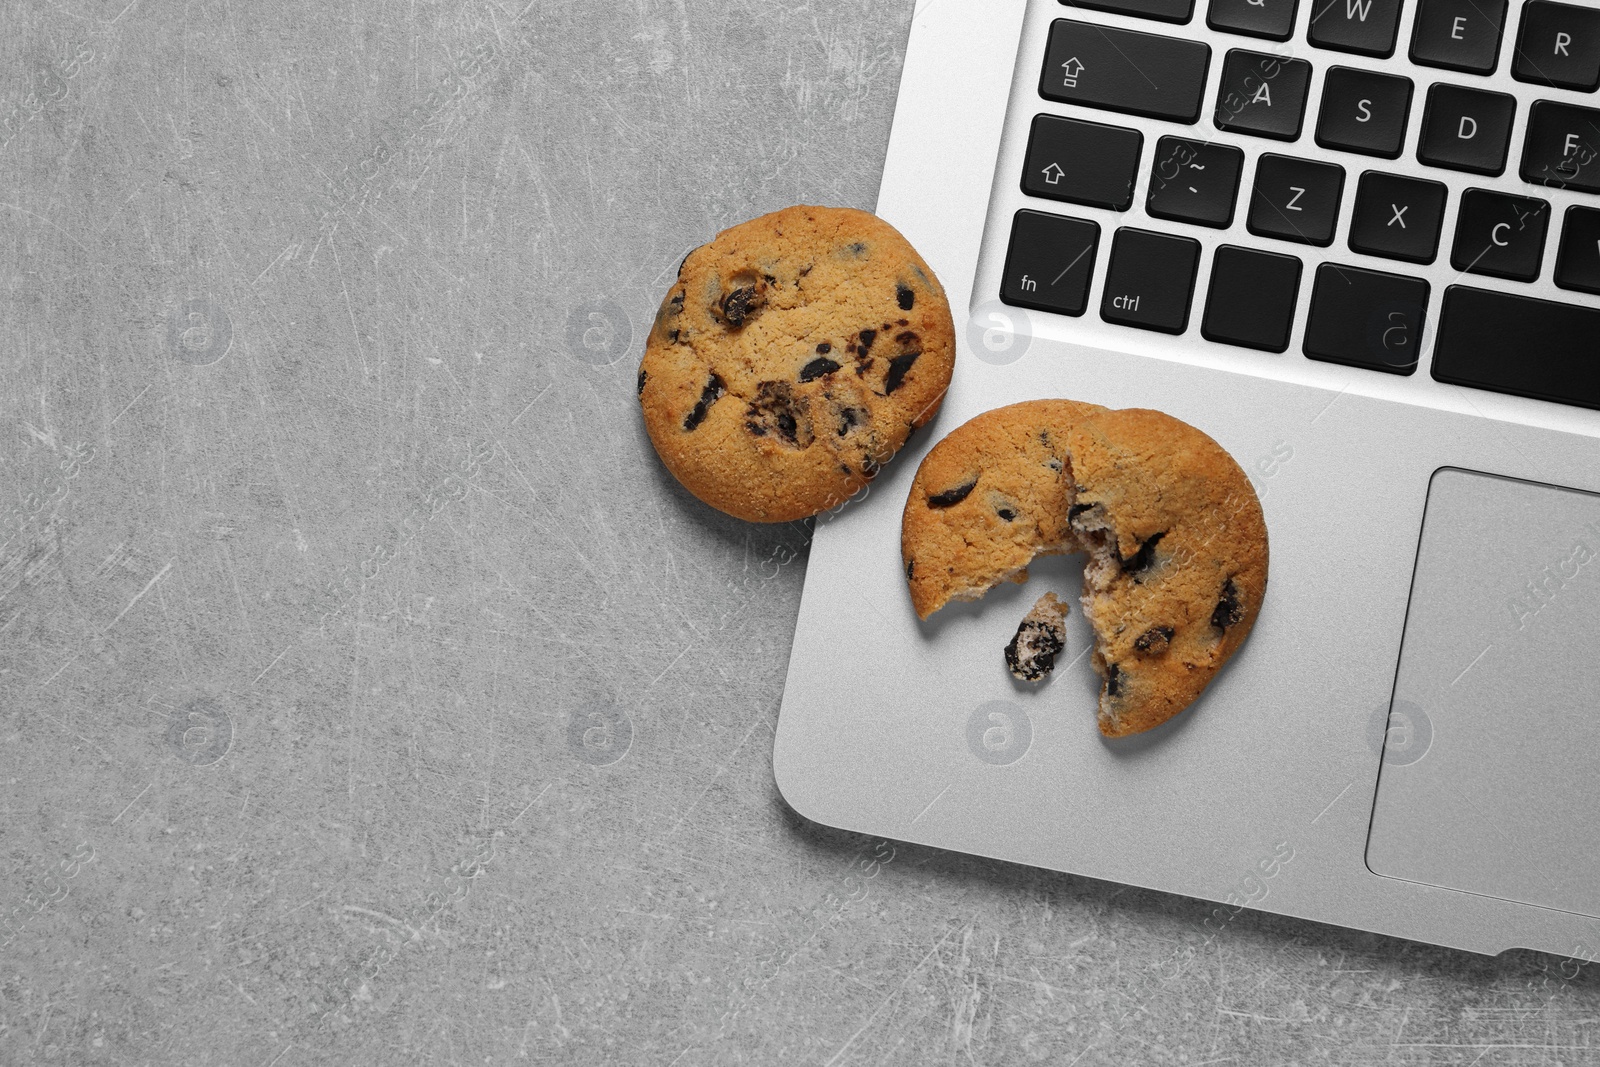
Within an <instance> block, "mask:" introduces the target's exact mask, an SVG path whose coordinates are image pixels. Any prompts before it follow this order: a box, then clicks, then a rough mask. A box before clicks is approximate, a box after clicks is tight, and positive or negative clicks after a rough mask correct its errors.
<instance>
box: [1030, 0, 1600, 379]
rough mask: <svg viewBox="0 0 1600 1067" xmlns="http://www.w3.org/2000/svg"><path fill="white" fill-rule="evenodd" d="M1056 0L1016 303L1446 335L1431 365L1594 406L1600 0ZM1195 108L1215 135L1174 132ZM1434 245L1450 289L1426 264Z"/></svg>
mask: <svg viewBox="0 0 1600 1067" xmlns="http://www.w3.org/2000/svg"><path fill="white" fill-rule="evenodd" d="M1060 3H1061V5H1062V8H1063V10H1062V12H1061V15H1062V17H1060V18H1056V19H1054V21H1053V22H1052V23H1051V26H1050V29H1049V34H1048V42H1047V45H1046V47H1045V49H1044V54H1043V55H1042V56H1038V57H1036V60H1035V61H1037V62H1041V63H1042V69H1041V73H1040V76H1039V83H1038V95H1039V97H1040V98H1041V99H1042V100H1043V101H1045V102H1047V104H1046V106H1045V107H1044V108H1042V109H1041V108H1038V107H1036V108H1035V110H1038V111H1039V113H1038V114H1036V115H1035V117H1034V118H1033V120H1032V125H1031V129H1030V131H1029V136H1028V143H1027V151H1026V158H1025V162H1024V164H1023V174H1022V176H1021V184H1022V192H1023V193H1024V194H1026V197H1028V198H1034V199H1036V200H1037V201H1039V203H1038V205H1037V207H1035V206H1025V207H1023V208H1021V209H1020V210H1018V211H1016V212H1015V214H1014V216H1013V218H1012V220H1011V233H1010V237H1009V244H1008V246H1007V251H1006V258H1005V266H1004V270H1003V274H1002V277H1001V280H1000V298H1001V299H1002V300H1003V301H1005V302H1006V303H1008V304H1013V305H1016V306H1020V307H1026V308H1030V309H1034V310H1040V311H1047V312H1054V313H1057V314H1061V315H1068V316H1083V315H1085V314H1087V313H1088V312H1089V311H1090V310H1091V308H1090V304H1091V294H1092V293H1097V294H1098V307H1096V308H1094V309H1093V310H1094V311H1095V313H1096V314H1098V316H1099V317H1100V318H1101V319H1102V320H1103V321H1104V322H1106V323H1109V324H1112V325H1113V326H1117V327H1128V328H1132V329H1138V330H1146V331H1156V332H1159V333H1164V334H1171V335H1184V336H1188V335H1191V334H1198V336H1199V338H1201V339H1203V341H1205V342H1208V343H1211V344H1216V345H1222V346H1229V347H1232V348H1243V349H1253V350H1258V351H1262V352H1269V353H1284V352H1286V351H1288V349H1289V347H1290V343H1291V339H1297V340H1298V341H1299V350H1300V353H1301V354H1302V355H1304V356H1305V357H1306V358H1309V359H1312V360H1319V361H1323V362H1328V363H1337V364H1343V365H1346V366H1354V367H1360V368H1365V369H1368V370H1372V371H1378V372H1385V373H1390V374H1399V375H1410V374H1414V373H1416V371H1417V369H1418V367H1419V366H1421V365H1423V360H1424V358H1425V353H1424V351H1423V349H1424V338H1431V361H1430V362H1429V363H1428V371H1429V373H1431V375H1432V376H1433V378H1435V379H1436V380H1438V381H1441V382H1448V383H1452V384H1455V385H1464V386H1470V387H1473V388H1479V389H1488V390H1493V391H1496V392H1501V393H1509V394H1514V395H1517V396H1525V397H1533V398H1536V399H1540V400H1547V401H1553V402H1556V403H1562V404H1573V405H1578V406H1582V407H1588V408H1600V302H1597V301H1596V300H1594V299H1593V297H1594V296H1597V295H1600V109H1597V106H1596V105H1600V100H1597V99H1596V96H1595V94H1596V91H1597V90H1600V6H1597V5H1595V4H1592V3H1591V4H1570V3H1554V2H1550V0H1527V2H1525V3H1510V4H1508V3H1507V0H1060ZM1301 3H1305V4H1309V5H1310V9H1309V11H1307V12H1302V11H1301V10H1300V9H1299V5H1300V4H1301ZM1407 6H1414V8H1415V10H1414V11H1413V12H1407V11H1405V8H1406V7H1407ZM1202 8H1203V10H1201V9H1202ZM1072 9H1092V10H1094V11H1097V12H1110V13H1113V14H1115V15H1118V16H1126V17H1124V18H1120V19H1116V20H1115V22H1116V24H1115V25H1113V24H1111V20H1094V19H1091V18H1086V17H1083V16H1082V15H1079V14H1078V13H1077V12H1075V11H1074V10H1072ZM1407 15H1409V16H1410V17H1409V18H1406V17H1404V16H1407ZM1200 19H1203V20H1204V22H1205V25H1206V27H1208V28H1209V30H1211V31H1214V32H1213V33H1210V34H1197V33H1193V32H1186V30H1185V27H1189V26H1191V25H1192V24H1194V23H1195V22H1196V21H1197V20H1200ZM1297 27H1298V28H1299V34H1298V35H1297V34H1296V29H1297ZM1219 35H1222V36H1220V37H1219ZM1199 37H1205V38H1207V39H1208V40H1209V41H1210V42H1213V43H1219V42H1225V43H1226V45H1227V46H1226V47H1218V48H1214V47H1213V43H1207V40H1200V39H1197V38H1199ZM1235 41H1236V42H1237V47H1234V46H1233V44H1234V42H1235ZM1303 45H1304V46H1309V48H1306V47H1302V46H1303ZM1219 53H1220V54H1219ZM1342 56H1356V57H1362V58H1361V59H1360V60H1358V61H1356V62H1355V63H1351V61H1350V60H1348V59H1345V60H1343V62H1341V57H1342ZM1024 62H1026V59H1025V60H1024ZM1215 64H1220V76H1218V77H1216V78H1213V77H1212V70H1213V65H1215ZM1318 67H1321V68H1322V69H1321V70H1318V69H1317V68H1318ZM1507 74H1509V77H1510V85H1509V87H1510V88H1512V89H1513V91H1512V92H1505V91H1501V89H1502V88H1506V87H1508V85H1507V80H1506V75H1507ZM1319 75H1320V77H1319ZM1051 104H1053V105H1065V106H1056V107H1050V106H1048V105H1051ZM1119 114H1120V115H1128V116H1138V117H1141V118H1143V119H1147V120H1148V119H1154V120H1160V122H1161V126H1160V127H1159V128H1161V129H1171V130H1173V131H1174V132H1171V133H1161V134H1160V135H1159V136H1155V135H1152V137H1151V138H1150V139H1152V140H1154V143H1153V144H1148V143H1147V137H1146V134H1145V132H1143V131H1141V130H1140V129H1136V128H1133V126H1132V125H1131V124H1127V123H1126V122H1124V123H1119V122H1118V121H1117V116H1118V115H1119ZM1203 117H1209V119H1210V125H1211V126H1212V127H1214V128H1215V130H1217V131H1219V132H1218V134H1215V135H1212V134H1210V133H1209V131H1207V132H1206V133H1204V134H1201V133H1200V131H1198V130H1196V131H1185V130H1184V129H1183V128H1184V127H1192V126H1195V125H1196V124H1198V123H1200V122H1201V120H1202V118H1203ZM1140 125H1142V126H1144V127H1145V128H1146V129H1150V124H1148V123H1141V124H1140ZM1413 134H1415V136H1414V138H1413V136H1412V135H1413ZM1263 146H1265V149H1266V150H1263ZM1247 148H1248V149H1251V150H1250V151H1249V152H1248V156H1247V152H1246V151H1245V149H1247ZM1408 149H1409V151H1408ZM1461 175H1467V176H1471V178H1472V182H1471V184H1470V185H1468V186H1466V187H1463V184H1462V182H1461V181H1459V180H1452V181H1450V182H1448V183H1447V182H1446V181H1441V180H1439V178H1440V177H1445V176H1454V177H1459V176H1461ZM1136 194H1139V203H1138V204H1136V202H1135V198H1136ZM1045 201H1056V202H1059V203H1061V204H1068V205H1080V206H1082V207H1089V208H1094V209H1098V210H1096V211H1094V212H1085V213H1081V214H1073V213H1071V209H1070V208H1069V209H1065V210H1062V209H1056V208H1054V207H1051V206H1050V205H1047V204H1046V203H1044V202H1045ZM1041 208H1049V209H1048V210H1040V209H1041ZM1136 208H1142V214H1143V216H1144V218H1137V219H1136V221H1138V222H1140V223H1142V224H1141V225H1121V224H1118V225H1116V226H1114V227H1112V228H1111V229H1112V232H1111V233H1110V234H1105V233H1103V232H1102V226H1101V223H1100V221H1097V219H1099V220H1104V219H1106V218H1107V215H1106V213H1107V212H1110V213H1123V212H1129V211H1130V209H1136ZM1112 217H1115V215H1113V216H1112ZM1241 220H1242V222H1243V233H1242V234H1241V233H1240V232H1239V227H1238V226H1237V224H1236V223H1237V222H1238V221H1241ZM1145 223H1147V224H1145ZM1168 223H1170V224H1173V225H1166V224H1168ZM1194 227H1200V228H1204V229H1210V230H1229V231H1232V232H1231V233H1230V237H1229V241H1231V240H1235V239H1238V238H1239V237H1245V238H1246V241H1244V242H1242V243H1238V244H1235V243H1229V241H1225V242H1220V243H1219V242H1217V241H1205V242H1202V241H1201V240H1198V239H1196V236H1191V234H1194V233H1197V231H1195V230H1193V229H1192V228H1194ZM1322 249H1327V250H1328V251H1327V252H1321V251H1318V250H1322ZM1346 250H1348V253H1350V254H1346ZM1441 257H1444V259H1445V261H1446V262H1447V263H1448V264H1449V267H1450V274H1449V276H1448V277H1449V281H1448V283H1447V284H1443V285H1439V284H1435V283H1431V282H1430V281H1429V279H1428V277H1425V276H1424V275H1427V274H1432V275H1433V277H1434V279H1435V282H1437V280H1438V273H1437V272H1436V271H1424V270H1421V269H1419V266H1431V265H1433V264H1435V263H1436V261H1438V260H1440V258H1441ZM1308 259H1309V260H1311V261H1312V267H1313V269H1311V270H1307V269H1306V261H1307V260H1308ZM1408 266H1409V267H1410V269H1409V270H1408ZM1097 273H1099V274H1100V275H1101V278H1100V279H1097V278H1096V275H1097ZM1097 281H1098V282H1099V284H1097ZM1536 283H1537V284H1536ZM1436 290H1438V291H1436ZM1536 294H1538V295H1536ZM1551 296H1555V297H1557V299H1551V298H1550V297H1551Z"/></svg>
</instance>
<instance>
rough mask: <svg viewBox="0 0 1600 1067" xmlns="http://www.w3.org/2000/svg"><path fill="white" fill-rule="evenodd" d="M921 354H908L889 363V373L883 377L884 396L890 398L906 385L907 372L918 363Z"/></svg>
mask: <svg viewBox="0 0 1600 1067" xmlns="http://www.w3.org/2000/svg"><path fill="white" fill-rule="evenodd" d="M920 355H922V353H921V352H906V353H904V354H903V355H898V356H895V357H894V358H893V359H891V360H890V361H889V373H888V374H885V375H884V376H883V395H884V396H888V395H889V394H890V393H892V392H894V391H895V390H896V389H898V388H900V386H901V385H903V384H904V383H905V380H906V372H907V371H909V370H910V369H911V365H912V364H913V363H915V362H916V361H917V357H918V356H920Z"/></svg>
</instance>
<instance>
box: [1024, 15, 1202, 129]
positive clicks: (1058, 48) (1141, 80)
mask: <svg viewBox="0 0 1600 1067" xmlns="http://www.w3.org/2000/svg"><path fill="white" fill-rule="evenodd" d="M1210 65H1211V48H1210V46H1208V45H1205V44H1202V43H1200V42H1199V41H1181V40H1178V39H1177V38H1175V37H1158V36H1156V35H1155V34H1153V33H1140V32H1139V31H1137V30H1119V29H1117V28H1115V27H1113V26H1092V25H1090V24H1088V23H1085V22H1073V21H1072V20H1070V19H1056V21H1055V22H1054V23H1053V24H1052V25H1051V27H1050V47H1049V48H1048V49H1047V50H1046V52H1045V57H1044V73H1043V74H1042V75H1040V78H1039V95H1040V96H1043V97H1044V98H1045V99H1046V100H1056V101H1060V102H1061V103H1064V104H1085V105H1087V106H1089V107H1101V108H1105V109H1106V110H1107V111H1121V112H1124V113H1126V114H1129V115H1145V116H1148V117H1150V118H1153V119H1171V120H1173V121H1174V122H1183V123H1188V124H1190V125H1192V124H1194V123H1195V122H1198V121H1199V119H1200V100H1201V97H1202V96H1203V95H1204V93H1205V88H1206V69H1207V68H1208V67H1209V66H1210Z"/></svg>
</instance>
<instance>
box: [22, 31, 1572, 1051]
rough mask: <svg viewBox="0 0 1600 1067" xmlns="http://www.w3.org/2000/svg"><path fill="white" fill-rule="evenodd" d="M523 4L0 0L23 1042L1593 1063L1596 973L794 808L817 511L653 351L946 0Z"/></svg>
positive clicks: (848, 157)
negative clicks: (696, 446)
mask: <svg viewBox="0 0 1600 1067" xmlns="http://www.w3.org/2000/svg"><path fill="white" fill-rule="evenodd" d="M525 2H526V0H514V2H513V3H511V4H502V3H500V2H498V0H468V2H466V3H462V4H441V3H437V2H431V0H421V2H419V0H410V2H407V3H378V2H366V0H354V2H343V0H340V2H335V3H324V2H321V0H317V2H312V0H282V2H276V0H275V2H271V3H245V2H242V0H189V2H187V3H183V4H178V3H176V2H166V0H132V2H131V3H126V6H123V5H124V3H125V0H55V2H51V3H48V4H39V3H28V2H25V0H3V2H0V27H3V28H4V30H5V33H4V34H3V39H0V56H3V63H0V287H3V289H0V291H3V295H0V330H3V332H0V338H3V342H0V347H3V353H4V355H3V362H0V368H3V377H0V405H3V406H0V785H3V792H0V799H3V807H0V850H3V853H4V859H3V867H0V870H3V879H0V942H3V947H0V1062H3V1063H5V1064H21V1063H29V1062H43V1063H84V1064H98V1063H108V1064H111V1063H116V1064H159V1065H167V1064H249V1065H262V1067H267V1065H271V1067H291V1065H295V1064H311V1063H319V1064H340V1063H461V1064H466V1063H510V1062H514V1061H518V1060H523V1059H526V1060H530V1061H534V1062H541V1063H551V1064H557V1063H563V1064H564V1063H595V1064H599V1063H640V1064H658V1065H661V1067H666V1065H669V1064H701V1063H749V1064H772V1063H800V1064H819V1065H820V1064H867V1063H871V1064H878V1063H898V1064H927V1063H962V1064H966V1063H986V1064H1011V1063H1019V1062H1032V1061H1038V1062H1050V1063H1059V1064H1069V1063H1079V1064H1091V1063H1112V1064H1122V1063H1152V1064H1188V1065H1189V1067H1200V1065H1202V1064H1220V1063H1237V1064H1255V1063H1289V1062H1299V1063H1311V1062H1331V1063H1439V1064H1455V1063H1479V1064H1485V1065H1487V1064H1504V1063H1528V1064H1550V1063H1592V1062H1596V1061H1597V1059H1600V1052H1597V1051H1596V1046H1597V1040H1596V1037H1597V1035H1596V1028H1597V1026H1600V981H1597V979H1596V976H1595V974H1594V973H1593V971H1594V968H1590V969H1587V970H1579V969H1577V968H1576V967H1575V966H1574V965H1573V964H1571V963H1570V962H1567V963H1565V964H1564V963H1563V961H1560V960H1554V959H1547V958H1543V957H1534V956H1531V955H1528V954H1513V955H1508V956H1506V957H1503V958H1500V959H1497V960H1488V959H1482V958H1477V957H1471V956H1465V955H1461V954H1458V953H1454V952H1448V951H1443V950H1436V949H1431V948H1426V947H1419V946H1416V945H1411V944H1406V943H1402V942H1397V941H1393V940H1387V939H1383V938H1378V937H1372V936H1364V935H1361V934H1356V933H1350V932H1345V931H1341V930H1336V929H1329V928H1325V927H1319V926H1315V925H1311V924H1306V923H1299V922H1292V921H1286V920H1282V919H1275V918H1267V917H1260V916H1254V915H1251V914H1248V913H1247V914H1243V915H1241V916H1239V917H1238V918H1237V919H1236V920H1235V921H1233V922H1232V923H1231V924H1229V925H1228V926H1227V927H1226V928H1224V929H1223V930H1222V931H1221V932H1220V933H1216V932H1215V931H1213V930H1211V929H1208V928H1206V927H1204V926H1203V925H1202V920H1203V918H1204V917H1205V915H1206V914H1207V913H1208V911H1209V909H1208V907H1207V906H1205V905H1203V904H1201V903H1198V902H1195V901H1190V900H1183V899H1178V898H1173V897H1167V896H1163V895H1159V894H1154V893H1148V892H1142V891H1137V890H1130V889H1124V888H1120V887H1117V886H1112V885H1105V884H1100V883H1095V882H1089V881H1086V880H1083V879H1077V878H1071V877H1065V876H1058V875H1054V874H1047V873H1042V872H1038V871H1032V870H1027V869H1021V868H1015V867H1008V866H1004V865H1000V864H995V863H989V862H983V861H978V860H974V859H969V858H964V857H962V856H959V855H950V854H944V853H940V852H935V851H931V850H927V849H922V848H915V847H908V846H905V845H899V844H894V843H890V842H879V841H873V840H863V839H859V838H856V837H853V836H850V835H846V834H842V833H837V832H833V831H829V830H826V829H823V828H820V827H817V826H813V825H809V824H807V823H805V822H804V821H803V820H801V819H799V818H798V817H796V816H795V815H793V814H792V813H790V812H788V811H787V810H786V809H785V807H784V805H783V802H782V801H781V799H780V798H779V796H778V795H777V792H776V790H775V789H774V787H773V781H772V771H771V742H772V735H773V727H774V723H775V721H776V715H777V709H778V702H779V696H780V692H781V687H782V684H783V676H784V669H785V664H786V661H787V657H788V647H789V642H790V638H791V634H792V631H793V626H794V618H795V612H796V606H797V603H798V598H799V595H800V587H801V581H802V578H803V572H804V569H805V562H804V561H805V553H806V544H807V539H808V528H807V526H806V525H805V524H801V523H797V524H792V525H786V526H779V527H768V528H762V527H756V526H749V525H745V524H742V523H739V522H735V521H733V520H731V519H728V518H726V517H724V516H721V515H718V514H716V513H713V512H711V511H709V510H708V509H706V508H705V507H703V506H701V505H699V504H698V503H697V502H696V501H694V500H693V499H692V498H690V497H689V496H688V495H687V494H685V493H684V492H683V491H682V490H681V489H679V488H678V487H677V486H676V485H675V484H673V483H672V481H671V480H670V478H668V477H667V476H666V475H665V474H664V473H663V471H662V469H661V467H660V466H659V464H658V463H657V461H656V460H655V457H654V456H653V454H652V453H651V451H650V448H649V443H648V441H647V440H646V438H645V436H644V434H643V432H642V429H641V427H640V423H639V418H638V413H637V409H636V405H635V400H634V397H633V388H632V386H633V379H634V369H635V365H636V362H637V355H638V351H639V349H640V346H641V344H642V339H643V334H644V331H645V328H646V326H647V325H648V323H649V320H650V315H651V313H652V310H653V308H654V306H655V303H656V301H657V300H658V299H659V298H660V295H661V293H662V292H663V291H664V290H663V287H664V286H665V285H666V283H667V280H668V279H669V278H670V277H671V275H672V273H673V271H674V269H675V268H676V266H677V264H678V261H679V259H680V258H681V257H682V255H683V254H684V252H685V251H687V250H688V249H689V248H690V247H691V246H693V245H695V244H698V243H700V242H702V241H704V240H706V239H708V238H709V237H710V236H711V235H712V234H714V233H715V232H716V231H717V230H718V229H719V228H721V227H723V226H725V225H728V224H731V223H734V222H737V221H739V220H742V219H744V218H747V217H750V216H752V215H755V214H758V213H761V212H763V211H767V210H770V209H773V208H777V207H780V206H784V205H787V204H790V203H794V202H801V201H805V202H821V203H832V204H848V205H858V206H866V207H870V206H871V205H872V202H873V197H874V191H875V189H876V186H877V182H878V175H879V169H880V166H881V161H882V157H883V151H884V145H885V143H886V139H887V135H888V129H889V120H890V115H891V112H892V108H893V101H894V95H895V89H896V79H897V75H898V72H899V63H900V58H901V55H902V51H903V47H904V40H905V36H906V33H907V28H908V25H909V22H910V18H911V10H910V8H911V5H910V4H909V3H907V2H903V0H902V2H900V3H895V4H883V3H872V2H867V0H849V2H846V3H834V2H829V3H821V2H817V0H811V2H798V3H770V2H756V0H737V2H726V3H709V2H695V3H691V2H688V0H675V2H668V0H633V2H631V3H598V2H593V0H591V2H589V3H582V4H580V3H560V2H555V0H551V2H545V0H536V2H534V3H532V4H528V5H527V6H526V7H521V6H520V5H521V4H522V3H525ZM861 712H862V714H863V715H867V714H871V709H870V708H862V709H861Z"/></svg>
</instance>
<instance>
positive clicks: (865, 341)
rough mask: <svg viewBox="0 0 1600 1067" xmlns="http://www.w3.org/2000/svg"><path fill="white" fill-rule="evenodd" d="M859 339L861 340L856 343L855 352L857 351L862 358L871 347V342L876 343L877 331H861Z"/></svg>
mask: <svg viewBox="0 0 1600 1067" xmlns="http://www.w3.org/2000/svg"><path fill="white" fill-rule="evenodd" d="M860 337H861V340H860V341H859V342H858V346H857V351H859V352H860V353H861V354H862V355H863V356H864V355H866V354H867V350H868V349H870V348H871V347H872V342H874V341H876V340H877V339H878V331H877V330H862V331H861V334H860Z"/></svg>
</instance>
